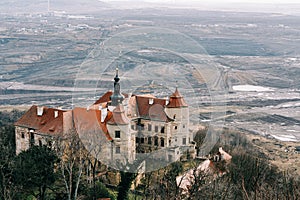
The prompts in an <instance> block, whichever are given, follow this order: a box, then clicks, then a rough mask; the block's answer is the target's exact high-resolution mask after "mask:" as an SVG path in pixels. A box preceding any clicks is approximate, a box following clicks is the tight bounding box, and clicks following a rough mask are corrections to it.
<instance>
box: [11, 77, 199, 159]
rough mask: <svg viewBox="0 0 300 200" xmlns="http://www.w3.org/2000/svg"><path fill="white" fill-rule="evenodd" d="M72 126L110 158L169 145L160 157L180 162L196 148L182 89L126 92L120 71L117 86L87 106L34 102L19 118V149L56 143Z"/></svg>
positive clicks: (126, 157)
mask: <svg viewBox="0 0 300 200" xmlns="http://www.w3.org/2000/svg"><path fill="white" fill-rule="evenodd" d="M72 128H74V129H75V130H76V132H77V134H79V135H80V134H81V136H84V138H83V139H82V140H85V142H87V143H85V142H84V144H92V143H94V142H95V141H96V144H97V143H99V145H98V146H99V149H101V150H100V151H101V152H100V153H99V156H100V157H101V158H103V159H104V160H112V161H115V160H120V161H122V160H127V161H128V162H132V161H133V160H135V159H136V155H137V154H140V153H141V154H143V153H151V152H155V151H156V150H161V149H163V150H165V151H163V152H162V153H160V154H158V156H159V159H163V160H166V161H176V160H178V159H179V158H180V156H181V155H182V154H183V153H184V152H185V151H189V152H190V153H193V152H195V151H194V148H195V145H194V144H192V143H191V142H192V140H193V138H192V134H191V132H190V131H189V108H188V105H187V103H186V102H185V100H184V98H183V97H182V95H181V94H180V93H179V90H178V88H176V90H175V92H174V93H173V94H171V95H170V96H169V98H168V99H159V98H156V97H154V96H153V95H150V94H149V95H135V94H133V95H127V94H122V93H121V90H120V78H119V76H118V71H117V72H116V76H115V78H114V91H113V92H112V91H108V92H106V93H105V94H104V95H103V96H102V97H100V98H99V99H98V100H97V101H96V102H95V103H94V104H93V105H91V106H89V107H87V108H81V107H75V108H74V109H72V110H59V109H53V108H47V107H40V106H36V105H33V106H32V107H31V108H30V109H29V110H28V111H27V112H26V113H25V114H24V115H23V116H22V117H21V118H20V119H19V120H18V121H17V122H16V123H15V134H16V153H17V154H18V153H20V152H21V151H23V150H26V149H28V148H29V147H30V146H32V145H48V146H53V148H55V141H56V140H55V138H57V137H61V136H62V135H64V134H66V133H67V132H69V131H70V130H71V129H72ZM100 147H101V148H100Z"/></svg>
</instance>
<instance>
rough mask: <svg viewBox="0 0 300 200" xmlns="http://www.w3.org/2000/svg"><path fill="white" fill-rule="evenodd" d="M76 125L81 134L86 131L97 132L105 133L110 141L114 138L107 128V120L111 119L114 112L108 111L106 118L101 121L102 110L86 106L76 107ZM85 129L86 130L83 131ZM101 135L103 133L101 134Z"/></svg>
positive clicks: (74, 112) (74, 111)
mask: <svg viewBox="0 0 300 200" xmlns="http://www.w3.org/2000/svg"><path fill="white" fill-rule="evenodd" d="M73 114H74V125H75V128H76V129H77V132H78V133H80V134H84V132H86V133H91V132H93V133H96V134H102V133H103V134H104V135H105V137H106V139H107V140H108V141H111V140H112V137H111V136H110V135H109V132H108V129H107V126H106V124H107V122H108V120H110V118H111V116H112V114H110V113H109V112H108V114H107V116H106V118H105V120H104V121H103V122H101V110H98V109H89V110H87V109H86V108H74V110H73ZM83 131H84V132H83ZM100 136H101V135H100Z"/></svg>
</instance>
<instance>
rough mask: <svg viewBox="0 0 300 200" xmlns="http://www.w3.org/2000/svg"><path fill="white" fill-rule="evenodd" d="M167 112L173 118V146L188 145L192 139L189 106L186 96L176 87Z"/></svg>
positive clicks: (166, 109)
mask: <svg viewBox="0 0 300 200" xmlns="http://www.w3.org/2000/svg"><path fill="white" fill-rule="evenodd" d="M165 112H166V113H167V115H168V117H170V118H171V119H173V120H174V121H173V122H172V125H171V127H170V129H171V135H172V140H173V141H172V146H186V145H188V144H189V142H190V141H192V138H191V136H190V134H189V130H188V127H189V108H188V105H187V103H186V102H185V101H184V98H183V97H182V96H181V94H180V93H179V91H178V88H177V87H176V90H175V92H174V93H173V94H172V95H171V96H170V97H169V103H168V104H167V105H166V108H165Z"/></svg>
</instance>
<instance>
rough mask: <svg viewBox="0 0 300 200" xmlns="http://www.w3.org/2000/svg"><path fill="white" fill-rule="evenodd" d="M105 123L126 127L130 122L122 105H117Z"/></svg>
mask: <svg viewBox="0 0 300 200" xmlns="http://www.w3.org/2000/svg"><path fill="white" fill-rule="evenodd" d="M107 123H108V124H114V125H126V124H129V123H130V120H129V119H128V118H127V116H126V114H125V111H124V108H123V106H122V105H120V104H119V105H117V106H116V108H115V109H114V110H113V112H112V115H111V117H110V119H109V120H108V121H107Z"/></svg>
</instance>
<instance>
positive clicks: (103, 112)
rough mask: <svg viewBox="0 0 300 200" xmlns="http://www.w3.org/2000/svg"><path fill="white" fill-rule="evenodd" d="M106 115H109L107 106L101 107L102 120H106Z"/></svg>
mask: <svg viewBox="0 0 300 200" xmlns="http://www.w3.org/2000/svg"><path fill="white" fill-rule="evenodd" d="M106 116H107V108H103V109H101V122H104V120H105V118H106Z"/></svg>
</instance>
